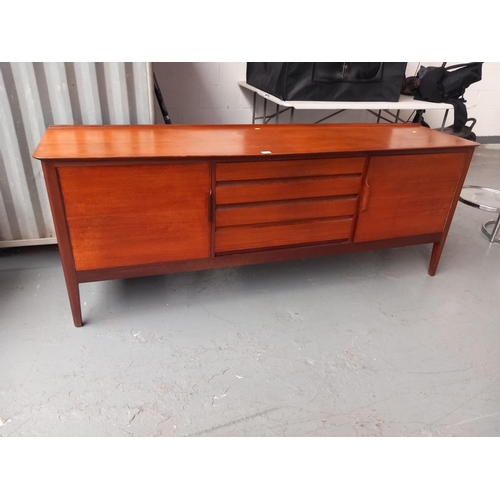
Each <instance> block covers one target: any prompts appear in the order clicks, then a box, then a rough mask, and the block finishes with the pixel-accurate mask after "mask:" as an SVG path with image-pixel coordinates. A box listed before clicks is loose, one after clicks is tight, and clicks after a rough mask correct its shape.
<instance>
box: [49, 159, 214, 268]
mask: <svg viewBox="0 0 500 500" xmlns="http://www.w3.org/2000/svg"><path fill="white" fill-rule="evenodd" d="M58 172H59V180H60V184H61V190H62V195H63V199H64V206H65V211H66V217H67V221H68V227H69V233H70V238H71V245H72V249H73V255H74V259H75V266H76V269H77V270H85V269H98V268H106V267H118V266H127V265H139V264H147V263H154V262H169V261H175V260H182V259H199V258H204V257H209V255H210V251H209V250H210V224H209V221H208V210H207V197H208V195H209V193H210V175H209V164H208V163H196V164H184V165H158V166H148V165H140V166H99V165H96V166H95V167H70V166H68V167H60V168H59V169H58Z"/></svg>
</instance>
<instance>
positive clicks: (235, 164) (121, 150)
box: [34, 124, 478, 326]
mask: <svg viewBox="0 0 500 500" xmlns="http://www.w3.org/2000/svg"><path fill="white" fill-rule="evenodd" d="M477 145H478V144H477V143H474V142H471V141H466V140H463V139H459V138H457V137H454V136H451V135H448V134H443V133H440V132H437V131H434V130H430V129H427V128H424V127H420V126H415V125H413V124H407V125H392V124H391V125H382V124H369V125H366V124H361V125H360V124H352V125H345V124H336V125H331V124H328V125H323V124H320V125H318V124H316V125H265V126H261V127H259V126H253V125H220V126H212V125H210V126H202V125H197V126H161V125H155V126H146V125H141V126H56V127H50V128H49V130H48V131H47V132H46V134H45V136H44V138H43V139H42V141H41V142H40V145H39V147H38V148H37V150H36V151H35V153H34V156H35V157H37V158H41V159H42V160H43V161H42V164H43V169H44V175H45V181H46V184H47V190H48V193H49V199H50V202H51V208H52V213H53V217H54V222H55V226H56V231H57V237H58V243H59V248H60V251H61V259H62V263H63V269H64V276H65V279H66V285H67V288H68V294H69V298H70V304H71V310H72V313H73V319H74V323H75V325H76V326H81V325H82V317H81V308H80V302H79V289H78V284H79V283H83V282H88V281H96V280H100V279H116V278H125V277H133V276H145V275H152V274H160V273H165V272H178V271H190V270H199V269H209V268H217V267H224V266H231V265H245V264H253V263H263V262H271V261H277V260H284V259H293V258H304V257H314V256H320V255H333V254H337V253H346V252H357V251H363V250H375V249H380V248H392V247H397V246H403V245H417V244H424V243H433V244H434V246H433V250H432V256H431V261H430V265H429V271H428V272H429V274H431V275H434V273H435V272H436V268H437V265H438V263H439V259H440V256H441V253H442V251H443V247H444V244H445V241H446V236H447V233H448V230H449V227H450V224H451V221H452V218H453V214H454V211H455V207H456V204H457V200H458V195H459V193H460V189H461V186H462V185H463V182H464V179H465V176H466V174H467V169H468V166H469V164H470V160H471V158H472V154H473V150H474V147H475V146H477Z"/></svg>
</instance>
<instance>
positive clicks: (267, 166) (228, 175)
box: [215, 156, 365, 182]
mask: <svg viewBox="0 0 500 500" xmlns="http://www.w3.org/2000/svg"><path fill="white" fill-rule="evenodd" d="M364 164H365V162H364V158H363V157H359V156H357V157H355V158H328V159H320V160H312V159H305V160H286V161H279V160H272V161H269V160H268V161H253V162H244V161H242V162H233V163H218V164H217V167H216V171H215V178H216V180H217V181H218V182H219V181H243V180H261V179H280V178H282V179H284V178H287V179H288V178H293V177H314V176H321V175H341V174H360V173H361V172H363V167H364Z"/></svg>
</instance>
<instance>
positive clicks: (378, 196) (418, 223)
mask: <svg viewBox="0 0 500 500" xmlns="http://www.w3.org/2000/svg"><path fill="white" fill-rule="evenodd" d="M465 161H466V154H465V153H444V154H415V155H397V156H374V157H372V158H370V162H369V166H368V173H367V176H366V178H365V182H364V185H363V191H362V195H361V202H360V207H359V211H360V212H359V217H358V223H357V227H356V232H355V236H354V241H355V242H362V241H374V240H383V239H389V238H399V237H404V236H414V235H420V234H433V233H441V232H442V231H443V230H444V226H445V222H446V219H447V217H448V213H449V210H450V206H451V204H452V200H453V196H454V194H455V192H456V190H457V189H458V187H459V186H458V183H459V180H460V174H461V172H462V169H463V168H464V166H465Z"/></svg>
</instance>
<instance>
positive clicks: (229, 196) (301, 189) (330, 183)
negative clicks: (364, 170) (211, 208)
mask: <svg viewBox="0 0 500 500" xmlns="http://www.w3.org/2000/svg"><path fill="white" fill-rule="evenodd" d="M360 185H361V175H360V174H349V175H346V176H338V177H337V176H322V177H313V178H310V177H307V178H296V179H283V180H274V181H273V180H269V181H236V182H227V183H221V184H220V183H217V187H216V192H215V196H216V200H217V205H227V204H234V203H252V202H258V201H277V200H294V199H304V198H322V197H327V196H344V195H353V194H357V193H358V191H359V188H360Z"/></svg>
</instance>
